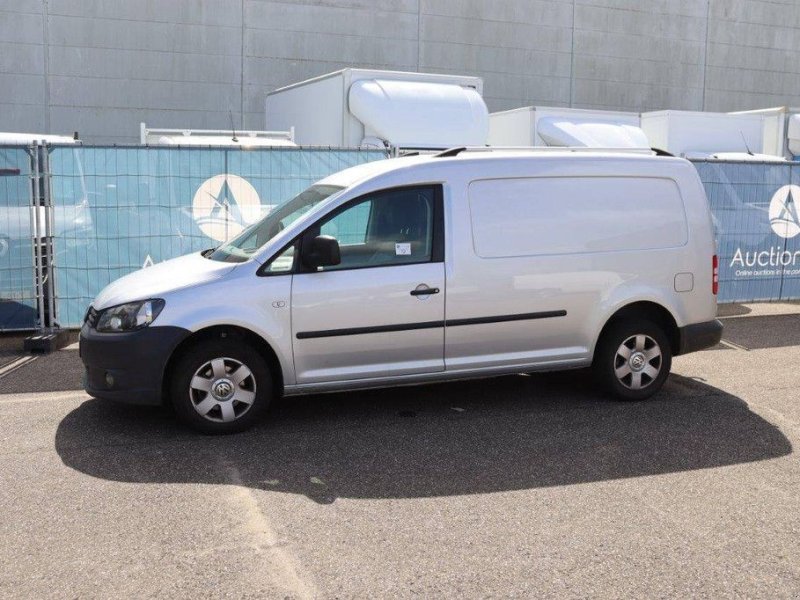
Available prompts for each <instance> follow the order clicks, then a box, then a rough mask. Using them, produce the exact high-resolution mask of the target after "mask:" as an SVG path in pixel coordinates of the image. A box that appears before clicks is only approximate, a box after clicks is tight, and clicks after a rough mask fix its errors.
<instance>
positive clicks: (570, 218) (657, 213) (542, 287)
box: [445, 157, 715, 371]
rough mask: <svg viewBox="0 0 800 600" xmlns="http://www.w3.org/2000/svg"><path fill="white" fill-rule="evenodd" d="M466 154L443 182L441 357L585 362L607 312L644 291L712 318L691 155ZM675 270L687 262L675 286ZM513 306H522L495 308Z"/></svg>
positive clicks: (708, 247) (679, 312)
mask: <svg viewBox="0 0 800 600" xmlns="http://www.w3.org/2000/svg"><path fill="white" fill-rule="evenodd" d="M475 166H476V165H469V166H468V165H464V171H462V173H459V175H460V176H459V177H452V178H451V179H450V186H449V189H448V193H447V194H446V201H447V203H448V205H447V213H446V216H447V219H448V223H447V231H448V240H447V243H448V245H447V298H446V319H447V322H448V327H447V328H446V331H445V368H446V370H448V371H461V370H465V371H470V370H480V369H486V368H493V367H497V366H500V365H506V366H508V365H519V366H520V367H523V368H527V367H537V368H561V367H568V366H583V365H588V364H589V363H590V362H591V360H592V356H593V352H594V347H595V344H596V343H597V339H598V336H599V334H600V332H601V330H602V328H603V326H604V324H605V323H606V321H607V320H608V318H610V317H611V315H613V313H614V312H615V311H616V310H618V309H619V308H621V307H623V306H625V305H627V304H630V303H633V302H638V301H643V300H644V301H651V302H655V303H657V304H659V305H661V306H663V307H664V308H666V309H667V310H668V311H669V312H670V313H671V314H672V315H673V317H674V319H675V321H676V323H677V324H678V326H683V325H685V324H687V323H693V322H700V321H707V320H710V319H713V318H714V316H715V314H713V312H712V311H715V303H714V297H713V296H712V295H711V289H710V286H709V287H708V289H704V286H705V284H706V279H707V277H708V276H710V262H711V255H712V254H713V239H712V238H711V235H710V231H709V230H708V208H707V206H706V200H705V196H704V195H703V194H702V191H700V193H698V190H697V188H695V187H694V186H693V183H694V180H693V179H692V173H691V171H690V170H691V168H692V167H691V165H690V164H689V163H686V162H685V161H678V160H675V159H663V158H658V159H650V158H645V159H636V160H630V159H627V160H615V159H611V158H609V159H596V158H594V159H592V158H586V159H581V158H566V159H565V158H555V157H553V158H552V159H550V158H540V159H539V160H537V161H525V162H522V161H514V160H506V161H502V162H501V161H485V163H484V164H483V165H481V167H482V169H481V170H478V169H476V168H475ZM467 169H469V170H467ZM695 178H696V175H695ZM537 180H538V181H537ZM706 263H708V265H707V264H706ZM706 271H708V273H706ZM679 273H691V274H692V275H693V277H694V281H695V286H694V289H693V290H692V291H690V292H686V293H679V292H676V290H675V277H676V275H677V274H679ZM709 312H712V314H708V313H709ZM525 315H530V316H531V318H524V316H525ZM539 315H545V316H542V317H541V318H539ZM556 315H557V316H556ZM508 316H511V317H519V318H513V319H512V320H508V321H505V320H502V319H500V318H501V317H508ZM481 317H482V318H483V320H481V321H478V322H476V319H478V318H481ZM487 317H497V318H498V319H497V320H496V321H495V322H491V319H486V318H487ZM452 321H455V322H467V323H475V324H470V325H466V326H457V327H451V326H449V323H451V322H452Z"/></svg>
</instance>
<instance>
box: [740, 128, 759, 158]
mask: <svg viewBox="0 0 800 600" xmlns="http://www.w3.org/2000/svg"><path fill="white" fill-rule="evenodd" d="M739 135H741V136H742V141H743V142H744V147H745V148H747V153H748V154H749V155H750V156H755V155H754V154H753V153H752V152H751V151H750V146H748V145H747V140H746V139H745V137H744V132H743V131H742V130H741V129H740V130H739Z"/></svg>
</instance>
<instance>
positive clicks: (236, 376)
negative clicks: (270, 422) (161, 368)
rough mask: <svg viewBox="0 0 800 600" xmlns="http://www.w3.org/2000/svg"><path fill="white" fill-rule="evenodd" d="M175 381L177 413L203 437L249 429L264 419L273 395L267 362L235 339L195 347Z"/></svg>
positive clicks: (172, 391)
mask: <svg viewBox="0 0 800 600" xmlns="http://www.w3.org/2000/svg"><path fill="white" fill-rule="evenodd" d="M170 383H171V385H170V396H171V400H172V405H173V406H174V407H175V413H176V415H177V416H178V418H179V419H180V421H182V422H183V423H184V424H186V425H188V426H189V427H191V428H192V429H195V430H197V431H200V432H202V433H211V434H224V433H236V432H239V431H244V430H245V429H247V428H249V427H251V426H252V425H253V424H254V423H255V422H256V421H257V420H258V419H259V418H261V416H262V415H263V414H264V412H265V411H266V409H267V407H268V405H269V402H270V400H271V398H272V395H273V389H272V376H271V374H270V370H269V367H268V366H267V364H266V363H265V361H264V359H263V358H262V357H261V355H260V354H259V353H258V352H257V351H256V350H254V349H253V348H252V347H250V346H248V345H247V344H246V343H244V342H243V341H242V340H238V339H236V340H233V339H231V338H221V339H211V340H205V341H202V342H199V343H198V344H196V345H194V346H192V347H191V348H190V349H189V350H188V351H187V352H186V353H185V354H184V355H183V356H181V357H180V359H179V360H178V362H177V364H176V365H175V369H174V370H173V371H172V381H171V382H170Z"/></svg>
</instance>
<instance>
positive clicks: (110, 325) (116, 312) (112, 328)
mask: <svg viewBox="0 0 800 600" xmlns="http://www.w3.org/2000/svg"><path fill="white" fill-rule="evenodd" d="M163 308H164V301H163V300H161V299H155V300H142V301H140V302H130V303H128V304H120V305H119V306H112V307H110V308H107V309H105V310H104V311H102V312H101V313H100V316H99V317H98V318H97V327H96V329H97V331H100V332H103V333H117V332H120V331H133V330H134V329H141V328H142V327H147V326H148V325H150V323H152V322H153V321H155V320H156V317H157V316H158V313H160V312H161V310H162V309H163Z"/></svg>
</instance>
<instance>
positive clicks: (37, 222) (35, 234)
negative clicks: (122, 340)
mask: <svg viewBox="0 0 800 600" xmlns="http://www.w3.org/2000/svg"><path fill="white" fill-rule="evenodd" d="M28 151H29V152H30V155H31V207H32V215H31V216H32V218H31V238H32V239H31V247H32V248H33V265H34V269H35V278H34V283H35V285H36V313H37V321H38V326H39V329H44V327H45V314H44V268H43V265H42V247H41V239H42V236H41V231H42V229H41V217H42V215H41V210H40V206H41V179H40V165H39V144H38V142H33V143H32V144H31V145H30V147H29V148H28Z"/></svg>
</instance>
